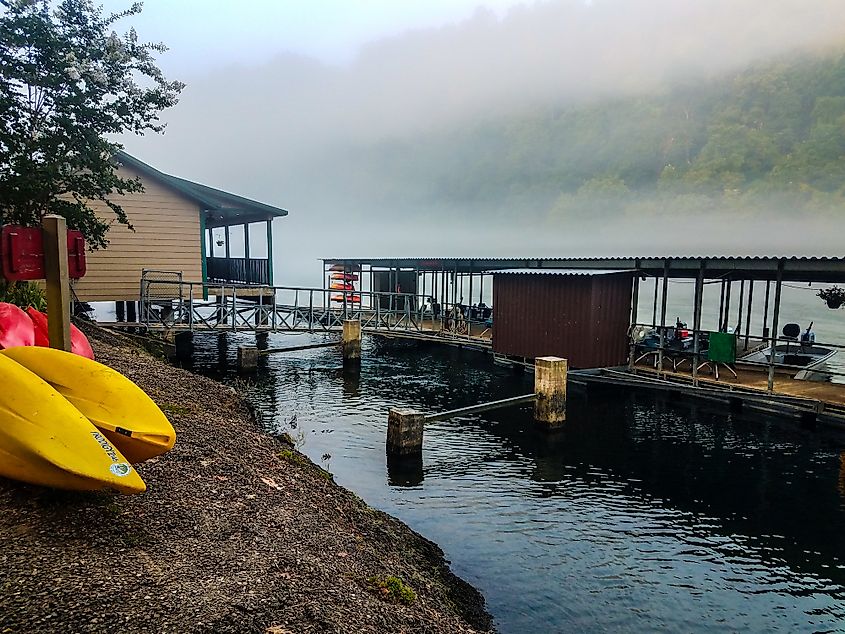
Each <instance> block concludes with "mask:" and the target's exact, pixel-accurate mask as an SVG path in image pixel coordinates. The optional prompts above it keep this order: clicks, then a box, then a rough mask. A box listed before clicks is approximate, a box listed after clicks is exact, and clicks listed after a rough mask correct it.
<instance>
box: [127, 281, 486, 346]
mask: <svg viewBox="0 0 845 634" xmlns="http://www.w3.org/2000/svg"><path fill="white" fill-rule="evenodd" d="M148 273H149V274H150V275H148ZM153 273H156V272H148V271H145V272H144V274H143V275H142V278H141V302H140V304H141V310H140V320H141V323H143V324H144V325H146V326H148V327H163V328H186V329H189V330H194V329H214V330H225V329H230V330H273V331H296V330H301V331H312V332H313V331H330V330H336V329H340V328H342V327H343V322H344V320H346V319H357V320H360V321H361V327H362V328H364V329H369V330H383V331H405V332H407V331H412V332H418V333H426V334H431V335H436V336H440V337H450V338H466V339H473V340H476V341H477V340H479V339H484V338H489V334H490V329H489V327H488V326H487V324H486V322H484V321H482V320H480V319H471V318H470V317H471V315H470V311H469V310H468V309H466V308H465V307H459V306H452V305H448V306H444V307H443V309H442V310H440V311H439V312H437V311H435V310H432V306H431V304H429V303H428V302H427V299H428V298H427V297H425V296H423V295H415V294H410V293H389V292H372V291H337V290H330V289H324V288H308V287H295V286H258V285H249V284H232V283H216V284H215V283H210V282H209V283H202V282H191V281H184V280H181V279H169V280H168V279H162V276H161V275H153ZM159 273H160V272H159ZM163 288H165V289H168V292H164V291H162V289H163ZM203 297H208V298H209V299H202V298H203ZM435 312H437V314H435Z"/></svg>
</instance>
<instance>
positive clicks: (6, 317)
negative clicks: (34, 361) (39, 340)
mask: <svg viewBox="0 0 845 634" xmlns="http://www.w3.org/2000/svg"><path fill="white" fill-rule="evenodd" d="M34 345H35V328H34V326H33V325H32V320H31V319H30V318H29V315H27V314H26V313H25V312H23V311H22V310H21V309H20V308H18V307H17V306H15V305H14V304H6V303H5V302H0V350H5V349H6V348H16V347H17V346H34Z"/></svg>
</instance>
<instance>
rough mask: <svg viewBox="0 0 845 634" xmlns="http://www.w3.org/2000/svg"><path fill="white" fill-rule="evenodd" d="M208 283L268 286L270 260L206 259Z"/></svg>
mask: <svg viewBox="0 0 845 634" xmlns="http://www.w3.org/2000/svg"><path fill="white" fill-rule="evenodd" d="M205 263H206V275H207V277H208V281H209V282H218V283H219V282H233V283H237V284H269V283H270V260H268V259H266V258H265V259H258V258H212V257H209V258H206V259H205Z"/></svg>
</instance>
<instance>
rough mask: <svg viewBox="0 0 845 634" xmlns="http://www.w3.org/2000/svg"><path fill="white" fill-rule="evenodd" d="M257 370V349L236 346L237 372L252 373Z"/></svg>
mask: <svg viewBox="0 0 845 634" xmlns="http://www.w3.org/2000/svg"><path fill="white" fill-rule="evenodd" d="M257 368H258V348H252V347H249V346H238V370H239V371H240V372H253V371H255V370H256V369H257Z"/></svg>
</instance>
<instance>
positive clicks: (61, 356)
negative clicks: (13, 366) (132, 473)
mask: <svg viewBox="0 0 845 634" xmlns="http://www.w3.org/2000/svg"><path fill="white" fill-rule="evenodd" d="M0 356H5V357H7V358H9V359H12V360H13V361H15V362H17V363H19V364H21V365H22V366H24V367H25V368H26V369H28V370H29V371H31V372H33V373H35V374H36V375H38V376H39V377H41V378H42V379H43V380H44V381H46V382H47V383H49V384H50V385H51V386H52V387H53V388H54V389H55V390H56V391H57V392H58V393H59V394H61V395H62V396H63V397H64V398H65V399H67V400H68V401H69V402H70V403H71V404H72V405H73V406H74V407H75V408H76V409H77V410H79V411H80V412H81V413H82V414H83V415H84V416H85V417H86V418H87V419H88V420H89V421H91V423H92V424H93V425H94V426H95V427H96V428H97V429H98V430H99V431H100V432H101V433H102V434H103V435H104V436H105V437H106V439H107V440H108V441H109V443H111V444H112V445H113V446H114V447H116V448H117V449H118V450H119V451H120V452H121V453H122V454H123V455H124V456H125V457H126V458H127V460H129V462H130V463H132V464H137V463H139V462H143V461H144V460H149V459H150V458H153V457H155V456H158V455H161V454H163V453H164V452H166V451H169V450H170V449H171V448H172V447H173V445H174V443H175V442H176V432H175V431H174V429H173V426H172V425H171V424H170V421H168V420H167V417H166V416H165V415H164V413H163V412H162V411H161V410H160V409H159V407H158V406H157V405H156V404H155V403H154V402H153V400H152V399H151V398H150V397H149V396H147V394H146V393H145V392H144V391H143V390H142V389H141V388H139V387H138V386H137V385H135V384H134V383H133V382H132V381H130V380H129V379H127V378H126V377H125V376H123V375H122V374H120V372H117V371H115V370H113V369H111V368H110V367H108V366H105V365H103V364H102V363H97V362H96V361H92V360H90V359H87V358H85V357H81V356H79V355H76V354H71V353H69V352H64V351H63V350H55V349H53V348H39V347H28V348H12V349H10V350H3V351H0Z"/></svg>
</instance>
